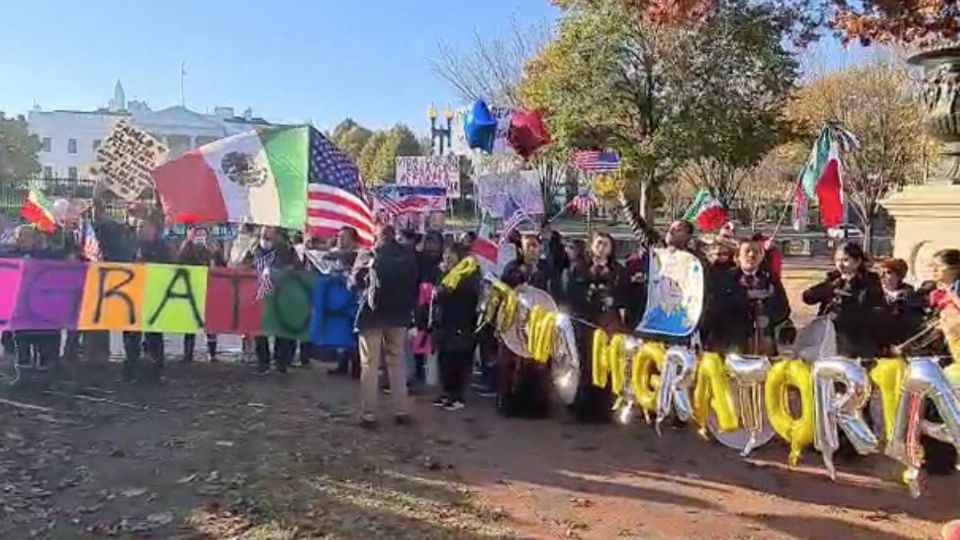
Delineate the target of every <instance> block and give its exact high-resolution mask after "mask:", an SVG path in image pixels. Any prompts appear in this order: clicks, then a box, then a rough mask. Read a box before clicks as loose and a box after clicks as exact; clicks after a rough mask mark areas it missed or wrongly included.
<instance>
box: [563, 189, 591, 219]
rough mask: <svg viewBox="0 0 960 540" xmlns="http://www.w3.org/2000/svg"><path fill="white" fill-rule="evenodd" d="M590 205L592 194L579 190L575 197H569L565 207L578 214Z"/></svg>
mask: <svg viewBox="0 0 960 540" xmlns="http://www.w3.org/2000/svg"><path fill="white" fill-rule="evenodd" d="M592 206H593V196H592V195H590V194H589V193H587V192H585V191H581V192H580V193H578V194H577V196H576V197H574V198H572V199H570V202H568V203H567V208H568V209H570V210H572V211H574V212H576V213H578V214H583V213H585V212H586V211H587V210H589V209H590V208H591V207H592Z"/></svg>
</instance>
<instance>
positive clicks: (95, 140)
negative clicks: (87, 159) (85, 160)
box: [93, 139, 100, 152]
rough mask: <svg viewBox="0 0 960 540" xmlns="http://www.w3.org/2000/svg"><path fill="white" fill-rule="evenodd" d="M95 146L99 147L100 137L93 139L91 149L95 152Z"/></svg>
mask: <svg viewBox="0 0 960 540" xmlns="http://www.w3.org/2000/svg"><path fill="white" fill-rule="evenodd" d="M97 148H100V139H94V140H93V151H94V152H96V151H97Z"/></svg>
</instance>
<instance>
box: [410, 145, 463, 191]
mask: <svg viewBox="0 0 960 540" xmlns="http://www.w3.org/2000/svg"><path fill="white" fill-rule="evenodd" d="M396 180H397V185H398V186H426V187H442V188H446V190H447V197H449V198H452V199H457V198H459V197H460V156H455V155H447V156H398V157H397V177H396Z"/></svg>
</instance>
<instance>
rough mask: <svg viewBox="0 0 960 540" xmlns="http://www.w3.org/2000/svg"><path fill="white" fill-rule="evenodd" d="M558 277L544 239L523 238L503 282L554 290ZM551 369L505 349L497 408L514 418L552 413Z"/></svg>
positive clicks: (500, 361) (501, 354) (502, 349)
mask: <svg viewBox="0 0 960 540" xmlns="http://www.w3.org/2000/svg"><path fill="white" fill-rule="evenodd" d="M553 278H554V274H553V271H552V269H551V268H550V264H549V262H548V261H546V260H544V259H541V258H540V240H539V239H538V238H537V237H536V236H535V235H526V236H523V237H522V238H521V240H520V248H519V249H518V250H517V258H516V259H515V260H513V261H511V262H510V263H508V264H507V266H506V267H505V268H504V269H503V273H502V274H501V277H500V279H501V281H503V282H504V283H505V284H506V285H509V286H510V287H518V286H520V285H530V286H531V287H536V288H538V289H540V290H542V291H550V290H551V287H552V282H553ZM548 369H549V366H548V365H543V364H537V363H533V362H528V361H526V360H525V359H524V358H521V357H520V356H518V355H516V354H514V352H513V351H511V350H510V348H509V347H506V346H501V347H500V350H499V351H498V356H497V409H499V410H500V412H501V413H503V414H506V415H509V416H513V415H521V416H533V417H542V416H546V415H547V413H548V410H549V402H550V400H549V379H550V377H549V372H548Z"/></svg>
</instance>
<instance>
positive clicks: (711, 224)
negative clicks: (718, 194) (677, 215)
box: [683, 189, 727, 231]
mask: <svg viewBox="0 0 960 540" xmlns="http://www.w3.org/2000/svg"><path fill="white" fill-rule="evenodd" d="M683 219H685V220H687V221H689V222H691V223H693V224H695V225H696V226H697V228H698V229H700V231H711V230H713V229H719V228H720V227H722V226H723V224H724V223H726V222H727V214H726V212H724V211H723V205H721V204H720V201H718V200H717V199H715V198H714V197H713V195H711V194H710V192H709V191H707V190H705V189H701V190H700V192H699V193H697V196H696V197H695V198H694V199H693V203H692V204H691V205H690V208H687V213H686V214H684V216H683Z"/></svg>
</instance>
